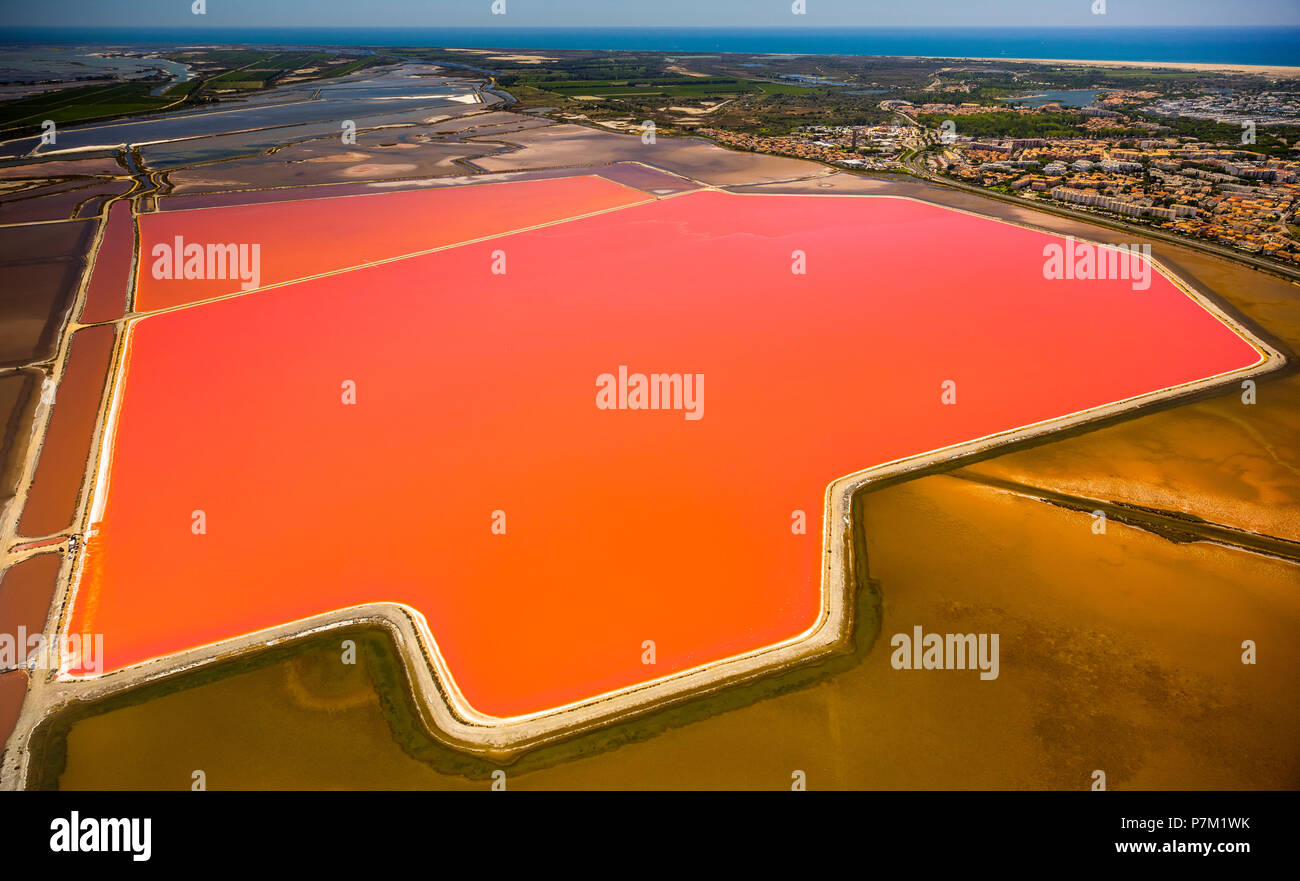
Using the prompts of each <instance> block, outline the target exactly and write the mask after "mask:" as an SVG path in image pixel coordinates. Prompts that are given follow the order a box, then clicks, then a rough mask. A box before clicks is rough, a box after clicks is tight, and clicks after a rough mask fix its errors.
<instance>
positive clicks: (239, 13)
mask: <svg viewBox="0 0 1300 881" xmlns="http://www.w3.org/2000/svg"><path fill="white" fill-rule="evenodd" d="M191 2H192V0H37V2H32V0H0V10H3V15H2V17H0V26H5V25H7V26H46V27H51V26H53V27H57V26H73V27H94V26H117V27H124V26H125V27H131V26H136V27H147V26H157V27H178V26H195V27H203V26H213V27H223V28H229V27H268V26H270V27H304V26H306V27H333V26H339V27H394V26H402V25H406V26H410V27H438V26H445V27H537V26H550V27H646V26H649V27H795V26H803V27H819V26H820V27H840V26H859V27H870V26H931V27H933V26H941V25H953V26H1004V27H1005V26H1007V25H1026V26H1040V27H1041V26H1052V25H1056V26H1109V25H1119V26H1123V25H1128V26H1135V25H1273V24H1285V25H1300V0H1105V5H1106V14H1105V15H1095V14H1093V11H1092V7H1093V3H1094V0H804V3H805V5H806V8H807V14H805V15H794V14H792V12H791V0H502V2H504V3H505V8H506V14H505V15H493V14H492V12H491V6H492V0H206V3H207V14H206V15H203V16H196V15H194V14H192V13H191V11H190V7H191Z"/></svg>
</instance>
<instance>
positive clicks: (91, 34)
mask: <svg viewBox="0 0 1300 881" xmlns="http://www.w3.org/2000/svg"><path fill="white" fill-rule="evenodd" d="M0 41H3V42H9V43H12V42H41V43H48V42H73V43H122V44H134V45H176V44H178V43H180V44H194V43H205V44H211V43H245V44H257V45H317V46H457V47H466V48H486V49H641V50H658V51H665V52H683V53H720V52H753V53H783V54H801V55H905V56H906V55H935V56H940V57H950V58H998V57H1004V58H1060V59H1077V60H1094V59H1095V60H1099V61H1191V62H1203V63H1217V64H1259V65H1275V66H1276V65H1284V66H1297V67H1300V28H1297V27H1267V28H1261V27H1249V28H1247V27H1243V28H1210V27H1196V28H1177V27H1150V28H1123V27H1083V28H1002V27H998V28H991V27H990V28H833V29H819V28H748V29H746V28H510V27H490V28H250V29H235V28H221V27H212V28H207V27H191V28H155V29H149V28H103V29H92V28H75V27H72V28H0Z"/></svg>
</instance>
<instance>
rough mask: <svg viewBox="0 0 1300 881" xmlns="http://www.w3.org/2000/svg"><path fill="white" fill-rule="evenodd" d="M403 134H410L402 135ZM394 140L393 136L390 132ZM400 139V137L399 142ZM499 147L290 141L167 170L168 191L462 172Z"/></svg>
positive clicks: (328, 140)
mask: <svg viewBox="0 0 1300 881" xmlns="http://www.w3.org/2000/svg"><path fill="white" fill-rule="evenodd" d="M402 137H404V138H409V137H412V135H410V134H407V135H404V136H402ZM394 138H395V140H396V139H397V136H394ZM398 142H399V143H401V142H402V141H398ZM503 149H504V148H502V147H495V146H491V145H487V144H477V143H463V142H457V141H452V142H447V143H440V142H428V143H422V144H420V146H419V148H418V149H415V150H401V149H397V148H394V147H380V146H358V145H346V146H345V145H343V144H340V143H339V141H338V140H337V139H335V138H330V139H327V140H317V141H306V142H304V143H301V144H293V145H290V146H288V147H285V148H284V149H283V150H278V151H276V152H275V153H272V154H270V155H268V156H254V157H250V158H247V159H234V160H231V161H229V162H217V163H213V164H211V165H200V166H195V167H193V168H184V169H176V170H173V171H171V172H169V173H168V179H169V181H170V182H171V186H172V192H175V193H196V192H207V191H212V190H230V189H243V188H249V187H282V186H294V185H308V184H321V183H333V182H339V181H355V180H357V179H359V178H367V179H380V178H405V177H420V176H439V175H461V174H465V173H466V171H467V170H468V169H467V168H466V167H465V166H463V165H459V164H457V162H456V160H457V159H462V158H465V157H468V156H479V155H481V154H483V153H493V152H500V151H501V150H503Z"/></svg>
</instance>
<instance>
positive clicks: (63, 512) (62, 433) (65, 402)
mask: <svg viewBox="0 0 1300 881" xmlns="http://www.w3.org/2000/svg"><path fill="white" fill-rule="evenodd" d="M114 336H115V331H114V328H113V326H112V325H107V324H104V325H98V326H96V327H88V328H85V329H83V330H79V331H77V333H76V334H75V335H74V336H73V339H72V352H71V354H70V355H69V360H68V366H67V369H66V370H65V371H64V374H63V380H62V381H61V382H60V383H59V388H58V391H57V393H56V394H57V396H56V399H55V404H54V413H53V415H52V416H51V418H50V423H49V426H48V428H47V429H46V432H45V439H44V441H43V443H42V445H41V453H40V459H39V460H38V462H37V465H36V476H35V478H34V479H33V481H32V486H31V490H30V493H29V495H28V497H27V504H26V506H25V507H24V508H23V515H22V519H21V520H20V521H19V522H18V533H19V534H20V535H23V536H29V537H39V536H43V535H49V534H51V533H54V532H58V531H60V530H62V529H66V528H67V527H68V526H69V525H70V524H71V523H72V518H73V515H74V514H75V513H76V509H77V499H78V496H79V495H80V493H81V485H82V481H83V478H84V476H85V473H86V467H87V462H88V460H89V457H90V446H91V440H92V435H93V434H94V429H95V422H96V419H97V418H98V414H99V403H100V397H101V395H102V393H103V390H104V381H105V379H106V378H107V376H108V369H109V365H110V363H111V360H112V355H113V342H114Z"/></svg>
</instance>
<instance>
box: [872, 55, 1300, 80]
mask: <svg viewBox="0 0 1300 881" xmlns="http://www.w3.org/2000/svg"><path fill="white" fill-rule="evenodd" d="M884 57H890V58H921V59H925V60H926V61H1006V62H1010V63H1014V64H1060V65H1071V66H1074V67H1110V68H1137V69H1140V70H1188V71H1198V72H1202V73H1241V74H1254V75H1256V76H1267V77H1276V78H1278V79H1300V67H1285V66H1281V65H1274V64H1215V63H1205V62H1200V61H1089V60H1084V59H1075V58H1001V57H992V56H985V57H974V56H971V57H961V58H956V57H952V56H944V55H892V56H884Z"/></svg>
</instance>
